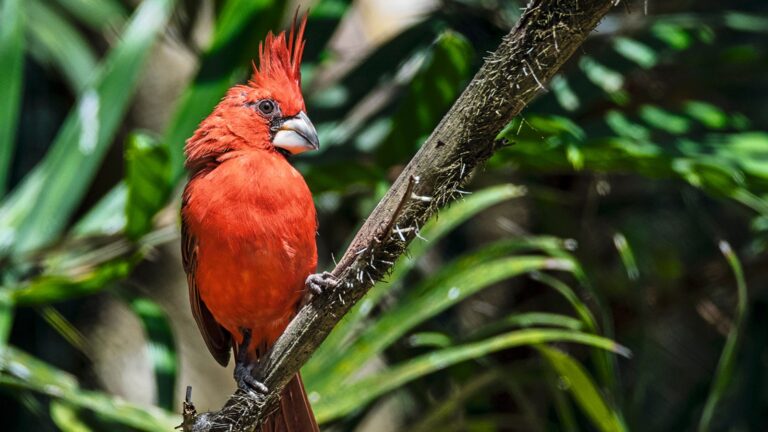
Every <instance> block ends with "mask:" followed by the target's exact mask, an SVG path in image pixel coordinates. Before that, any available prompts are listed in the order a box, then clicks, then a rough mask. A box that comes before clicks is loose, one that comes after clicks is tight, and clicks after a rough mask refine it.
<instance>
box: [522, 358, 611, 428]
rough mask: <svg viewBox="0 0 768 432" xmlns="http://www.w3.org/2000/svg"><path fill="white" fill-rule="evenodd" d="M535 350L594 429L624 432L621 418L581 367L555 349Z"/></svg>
mask: <svg viewBox="0 0 768 432" xmlns="http://www.w3.org/2000/svg"><path fill="white" fill-rule="evenodd" d="M536 349H537V350H539V352H540V353H541V354H542V355H543V356H544V358H545V359H547V361H548V362H549V364H550V365H551V366H552V367H553V368H554V369H555V370H556V371H557V373H558V374H559V375H560V379H561V382H562V383H564V384H565V386H566V387H567V389H568V391H569V392H570V393H571V395H572V396H573V398H574V400H575V401H576V403H577V404H578V405H579V407H580V408H581V410H582V411H584V413H585V414H587V416H588V417H589V419H590V420H591V421H592V424H594V425H595V427H597V428H598V429H599V430H600V431H603V432H618V431H624V430H626V427H625V426H624V425H623V423H622V421H621V416H620V415H618V414H617V413H616V412H615V411H614V410H613V409H611V407H610V406H609V405H608V403H606V401H605V399H604V398H603V396H602V395H601V394H600V391H599V390H598V389H597V386H596V385H595V382H594V380H592V378H591V377H590V376H589V373H588V372H587V371H586V370H585V369H584V367H583V366H581V365H580V364H579V363H578V362H577V361H576V360H574V359H573V358H572V357H571V356H569V355H568V354H566V353H564V352H562V351H560V350H557V349H555V348H550V347H546V346H543V345H540V346H537V347H536Z"/></svg>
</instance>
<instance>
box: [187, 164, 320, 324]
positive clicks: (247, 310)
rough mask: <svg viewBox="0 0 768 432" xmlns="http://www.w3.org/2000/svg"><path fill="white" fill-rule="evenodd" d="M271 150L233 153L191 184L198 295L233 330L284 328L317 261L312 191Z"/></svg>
mask: <svg viewBox="0 0 768 432" xmlns="http://www.w3.org/2000/svg"><path fill="white" fill-rule="evenodd" d="M272 156H273V155H269V158H261V159H259V158H256V157H250V156H247V155H246V156H240V157H236V158H232V159H230V160H227V161H226V162H224V163H222V164H221V165H219V166H218V167H217V168H215V169H214V170H212V171H211V172H210V173H207V174H206V175H204V176H201V177H198V178H195V179H193V180H192V182H190V185H189V187H188V193H187V204H186V206H185V219H186V223H187V226H188V229H190V232H191V233H192V235H193V236H195V238H196V239H197V242H198V263H197V272H196V276H195V277H196V282H197V284H198V289H199V291H200V296H201V298H202V300H203V302H204V303H205V304H206V306H207V307H208V309H209V310H210V311H211V313H212V314H213V316H214V318H216V320H217V321H218V322H219V323H220V324H222V325H223V326H224V327H225V328H227V329H228V330H229V331H230V332H232V333H235V334H237V333H238V332H239V331H240V329H242V328H251V329H256V331H257V332H258V329H259V328H271V329H272V332H274V333H275V334H276V335H279V334H280V333H281V332H282V330H283V329H284V327H285V325H287V323H288V321H289V320H290V318H291V317H292V316H293V314H294V313H295V310H296V307H297V304H298V302H299V301H300V299H301V297H302V296H303V293H304V281H305V279H306V277H307V276H308V275H309V274H311V273H313V272H314V271H315V268H316V265H317V247H316V231H317V229H316V228H317V226H316V224H317V222H316V221H317V219H316V214H315V207H314V204H313V201H312V195H311V193H310V191H309V188H308V187H307V185H306V183H305V182H304V179H303V178H302V177H301V175H300V174H299V173H298V172H297V171H296V170H295V169H294V168H293V167H291V166H290V164H288V162H287V161H285V160H284V159H283V158H282V156H280V155H274V157H272ZM277 158H280V159H277ZM263 331H266V330H262V332H263ZM267 336H268V335H266V336H265V337H266V338H267V339H270V338H271V337H267ZM276 337H277V336H275V338H276Z"/></svg>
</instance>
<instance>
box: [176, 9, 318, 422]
mask: <svg viewBox="0 0 768 432" xmlns="http://www.w3.org/2000/svg"><path fill="white" fill-rule="evenodd" d="M305 26H306V17H305V18H304V19H303V20H302V22H301V24H300V26H299V28H298V31H297V32H294V29H295V23H294V26H292V27H291V32H290V35H289V36H288V37H286V35H285V32H282V33H280V34H279V35H277V36H274V35H273V34H272V33H270V34H269V35H267V38H266V40H265V41H264V43H263V44H262V45H260V47H259V67H258V68H256V67H254V74H253V77H252V78H251V80H250V81H249V82H248V84H247V85H237V86H234V87H232V88H231V89H229V91H228V92H227V94H226V96H224V98H223V99H222V100H221V102H220V103H219V104H218V105H217V106H216V108H214V110H213V113H211V115H209V116H208V117H207V118H206V119H205V120H203V121H202V122H201V123H200V125H199V127H198V128H197V131H195V134H194V135H193V136H192V137H191V138H190V139H189V140H187V143H186V147H185V154H186V157H187V159H186V167H187V169H188V170H189V174H190V178H189V182H188V183H187V186H186V189H185V190H184V196H183V200H182V208H181V214H182V245H181V247H182V257H183V260H184V269H185V271H186V273H187V282H188V285H189V299H190V303H191V305H192V313H193V315H194V316H195V320H196V321H197V325H198V327H199V328H200V332H201V333H202V335H203V339H204V340H205V343H206V345H207V346H208V349H209V350H210V352H211V354H213V357H214V358H215V359H216V360H217V361H218V362H219V363H220V364H221V365H222V366H226V365H227V363H229V356H230V349H233V350H234V352H235V359H236V361H235V373H234V376H235V380H236V381H237V384H238V386H239V387H240V388H243V389H246V390H251V391H254V390H255V391H261V392H264V391H266V388H265V387H264V385H263V384H261V383H259V382H258V381H256V379H255V378H254V377H253V376H252V369H253V367H254V365H255V364H256V362H257V360H258V358H259V356H261V355H263V354H264V353H265V352H266V350H267V349H268V348H269V347H270V346H272V345H273V344H274V342H275V341H276V340H277V338H278V337H279V336H280V335H281V334H282V333H283V331H284V330H285V328H286V326H287V325H288V323H289V322H290V320H291V318H293V316H294V315H295V314H296V312H297V310H298V308H299V305H300V302H301V301H302V298H303V297H304V296H305V295H306V292H307V287H309V288H310V289H311V290H313V291H318V290H320V289H321V288H322V286H323V285H324V284H326V283H327V282H328V280H329V279H330V278H329V275H328V274H327V273H326V274H323V275H315V274H313V273H314V272H315V267H316V265H317V246H316V244H315V236H316V232H317V216H316V214H315V206H314V203H313V201H312V194H311V192H310V191H309V188H308V187H307V184H306V183H305V181H304V179H303V178H302V176H301V174H300V173H299V172H298V171H296V169H294V168H293V166H291V164H290V163H289V161H288V158H289V156H290V155H295V154H298V153H302V152H305V151H308V150H316V149H317V148H318V139H317V132H316V131H315V127H314V126H313V125H312V122H310V120H309V118H308V117H307V114H306V107H305V105H304V98H303V96H302V94H301V73H300V70H299V67H300V63H301V56H302V52H303V50H304V40H303V35H304V28H305ZM262 430H263V431H272V430H280V431H302V432H303V431H317V430H318V427H317V423H316V422H315V419H314V416H313V414H312V410H311V408H310V405H309V402H308V401H307V396H306V393H305V390H304V387H303V385H302V383H301V377H300V376H299V374H296V376H295V377H294V378H293V380H292V381H291V382H290V383H289V384H288V385H287V386H286V387H285V389H284V390H283V392H282V397H281V402H280V409H279V410H278V411H277V412H275V413H273V414H271V415H270V417H269V418H268V419H267V420H266V421H265V423H264V424H263V425H262Z"/></svg>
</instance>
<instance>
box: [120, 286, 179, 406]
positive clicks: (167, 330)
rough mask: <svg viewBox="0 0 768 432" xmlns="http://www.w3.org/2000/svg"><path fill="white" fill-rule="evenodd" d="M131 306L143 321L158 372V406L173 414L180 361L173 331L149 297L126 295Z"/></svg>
mask: <svg viewBox="0 0 768 432" xmlns="http://www.w3.org/2000/svg"><path fill="white" fill-rule="evenodd" d="M125 295H126V297H128V299H127V300H128V302H129V304H130V306H131V309H132V310H133V312H134V313H135V314H136V316H137V317H138V318H139V319H140V320H141V323H142V325H143V326H144V331H145V332H146V334H147V337H148V339H149V340H148V346H147V348H148V350H149V359H150V361H151V362H152V365H153V367H154V370H155V382H156V384H157V402H158V403H157V405H158V406H159V407H161V408H164V409H167V410H169V411H172V410H174V409H175V408H176V405H175V404H174V393H175V392H176V376H177V374H178V363H179V362H178V358H177V355H176V344H175V342H174V337H173V331H172V330H171V325H170V323H169V322H168V317H167V316H166V314H165V312H164V311H163V309H162V308H161V307H160V306H159V305H158V304H157V303H155V302H153V301H152V300H150V299H148V298H146V297H139V296H135V295H131V294H130V293H127V292H126V293H125Z"/></svg>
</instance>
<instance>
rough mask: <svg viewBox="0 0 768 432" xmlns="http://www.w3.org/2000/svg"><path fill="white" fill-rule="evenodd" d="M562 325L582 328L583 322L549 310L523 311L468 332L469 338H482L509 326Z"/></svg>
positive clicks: (567, 327) (569, 328)
mask: <svg viewBox="0 0 768 432" xmlns="http://www.w3.org/2000/svg"><path fill="white" fill-rule="evenodd" d="M544 326H551V327H562V328H564V329H568V330H583V329H584V327H585V326H584V323H583V322H582V321H581V320H578V319H576V318H572V317H569V316H568V315H562V314H556V313H550V312H524V313H515V314H511V315H508V316H506V317H504V318H502V319H499V320H496V321H494V322H492V323H490V324H487V325H485V326H483V327H480V328H478V329H476V330H475V331H473V332H472V333H471V334H470V339H473V340H476V339H482V338H485V337H488V336H490V335H493V334H496V333H499V332H500V331H501V330H507V329H509V328H510V327H513V328H514V327H522V328H527V327H544Z"/></svg>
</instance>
